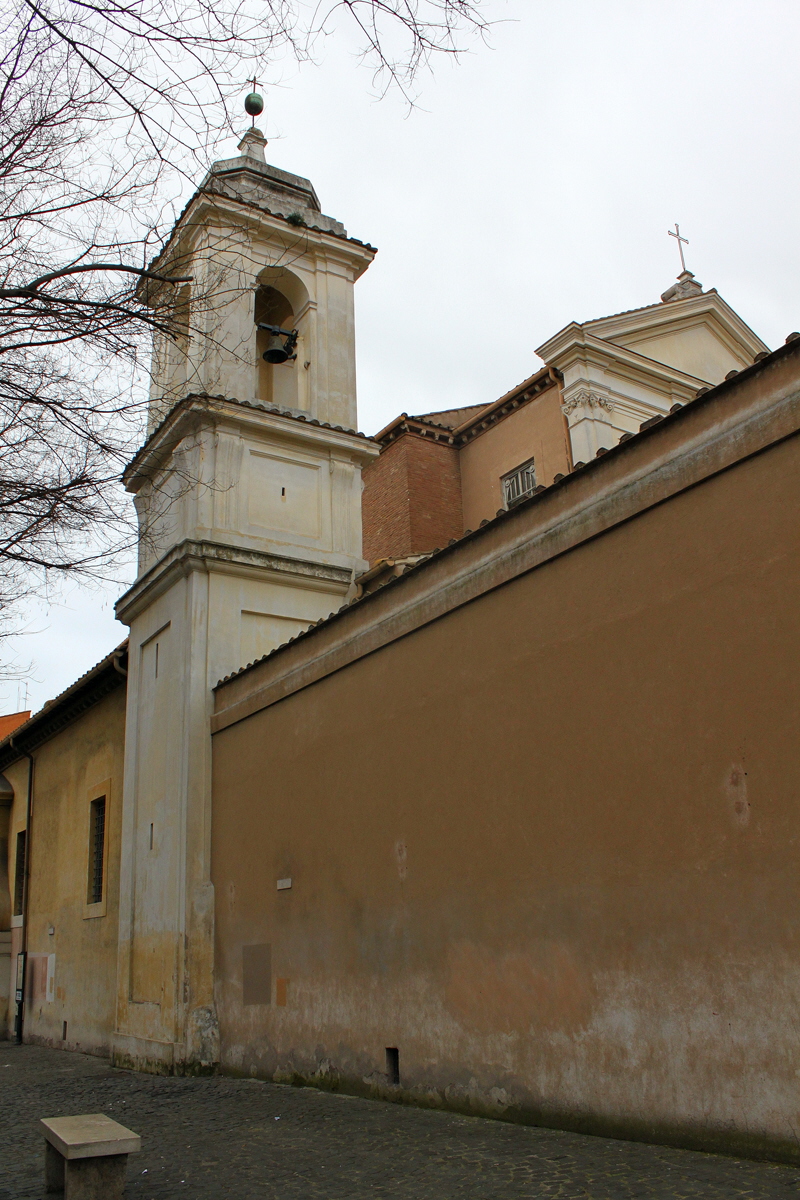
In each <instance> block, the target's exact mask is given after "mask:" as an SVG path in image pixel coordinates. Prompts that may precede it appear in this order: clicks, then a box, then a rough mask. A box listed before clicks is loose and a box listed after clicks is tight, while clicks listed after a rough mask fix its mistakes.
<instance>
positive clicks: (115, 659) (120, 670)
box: [111, 568, 355, 679]
mask: <svg viewBox="0 0 800 1200" xmlns="http://www.w3.org/2000/svg"><path fill="white" fill-rule="evenodd" d="M353 570H354V571H355V568H353ZM122 657H123V656H122V655H121V654H120V652H119V651H118V650H115V651H114V657H113V658H112V659H111V665H112V667H113V668H114V670H115V671H116V672H117V674H118V675H121V676H122V678H123V679H127V678H128V672H127V669H126V668H125V667H123V666H121V665H120V663H121V660H122Z"/></svg>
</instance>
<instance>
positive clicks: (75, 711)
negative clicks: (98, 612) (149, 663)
mask: <svg viewBox="0 0 800 1200" xmlns="http://www.w3.org/2000/svg"><path fill="white" fill-rule="evenodd" d="M127 656H128V641H127V638H126V640H125V641H124V642H121V643H120V645H119V646H117V648H116V650H112V651H111V653H110V654H107V655H106V657H105V658H102V659H101V660H100V662H99V663H96V664H95V666H93V667H92V668H91V670H89V671H87V672H86V673H85V674H84V675H81V676H80V678H79V679H76V680H75V682H74V683H71V684H70V685H69V687H68V688H65V690H64V691H63V692H61V693H60V695H58V696H56V698H55V699H54V700H48V701H47V702H46V703H45V704H44V705H43V707H42V708H40V709H39V711H38V712H36V713H34V714H33V716H32V717H31V718H30V719H29V720H27V721H26V722H25V723H24V725H19V726H18V727H17V728H16V729H15V730H14V731H13V733H10V734H9V735H8V736H7V737H5V738H3V740H2V741H0V771H2V770H3V769H4V768H5V767H7V766H9V765H10V764H11V763H13V762H16V761H17V759H18V758H21V757H22V755H23V754H26V753H30V752H31V751H32V750H34V749H35V748H36V747H37V746H41V745H42V743H43V742H46V741H48V739H49V738H51V737H53V736H54V735H55V734H57V733H59V732H60V731H61V730H62V729H64V728H65V726H67V725H69V724H70V723H71V722H72V721H74V720H76V719H77V718H78V717H80V716H81V715H82V714H83V713H84V712H86V710H87V709H88V708H91V707H92V705H93V704H97V702H98V701H99V700H102V699H103V697H104V696H107V695H108V694H109V692H112V691H114V690H115V689H116V688H118V687H121V686H123V685H124V681H125V677H126V675H127V668H126V667H125V666H123V662H126V661H127Z"/></svg>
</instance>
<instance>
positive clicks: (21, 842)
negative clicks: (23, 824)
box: [14, 829, 27, 917]
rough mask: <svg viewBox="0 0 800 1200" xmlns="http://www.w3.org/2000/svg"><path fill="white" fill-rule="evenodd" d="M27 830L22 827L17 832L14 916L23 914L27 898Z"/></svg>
mask: <svg viewBox="0 0 800 1200" xmlns="http://www.w3.org/2000/svg"><path fill="white" fill-rule="evenodd" d="M26 837H27V831H26V830H24V829H21V830H20V831H19V833H18V834H17V853H16V857H15V859H14V916H15V917H21V916H22V905H23V902H24V900H25V838H26Z"/></svg>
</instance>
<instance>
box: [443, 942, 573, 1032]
mask: <svg viewBox="0 0 800 1200" xmlns="http://www.w3.org/2000/svg"><path fill="white" fill-rule="evenodd" d="M534 954H535V957H534ZM446 969H447V980H446V983H445V1003H446V1004H447V1007H448V1009H449V1010H450V1011H451V1012H452V1013H453V1014H454V1015H455V1016H457V1017H458V1019H459V1020H460V1021H461V1023H462V1024H463V1025H465V1026H466V1027H467V1028H468V1029H472V1030H476V1031H480V1032H495V1031H499V1032H503V1033H512V1032H523V1031H526V1030H528V1029H529V1028H530V1027H531V1026H539V1027H545V1028H550V1029H553V1028H559V1029H561V1030H562V1031H564V1032H567V1031H568V1032H574V1031H575V1030H577V1029H580V1028H583V1027H585V1026H586V1025H587V1024H588V1022H589V1020H590V1018H591V1014H592V1010H593V1007H594V990H593V987H592V985H591V982H590V980H589V979H588V977H587V976H586V975H585V974H584V973H582V971H581V969H580V967H579V966H578V964H577V963H576V962H575V960H574V958H573V956H572V955H571V954H570V951H569V949H568V948H567V947H566V946H563V945H550V946H543V947H537V948H536V950H535V951H532V952H530V953H519V952H518V953H509V954H504V955H502V956H495V955H493V954H492V953H491V952H490V951H489V950H488V949H487V948H486V947H483V946H480V945H475V944H474V943H472V942H459V943H457V944H456V945H454V946H452V947H451V949H450V951H449V952H448V955H447V968H446Z"/></svg>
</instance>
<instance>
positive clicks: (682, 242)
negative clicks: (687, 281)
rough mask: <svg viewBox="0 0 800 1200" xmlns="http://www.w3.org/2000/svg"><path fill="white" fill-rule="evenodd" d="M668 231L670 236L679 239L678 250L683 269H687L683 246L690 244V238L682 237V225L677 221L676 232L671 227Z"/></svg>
mask: <svg viewBox="0 0 800 1200" xmlns="http://www.w3.org/2000/svg"><path fill="white" fill-rule="evenodd" d="M667 233H668V234H669V236H670V237H674V238H677V239H678V252H679V254H680V256H681V271H685V270H686V260H685V259H684V257H683V247H684V246H688V245H689V239H688V238H685V237H681V227H680V225H679V224H678V222H677V221H676V222H675V232H674V233H673V232H672V230H671V229H668V230H667Z"/></svg>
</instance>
